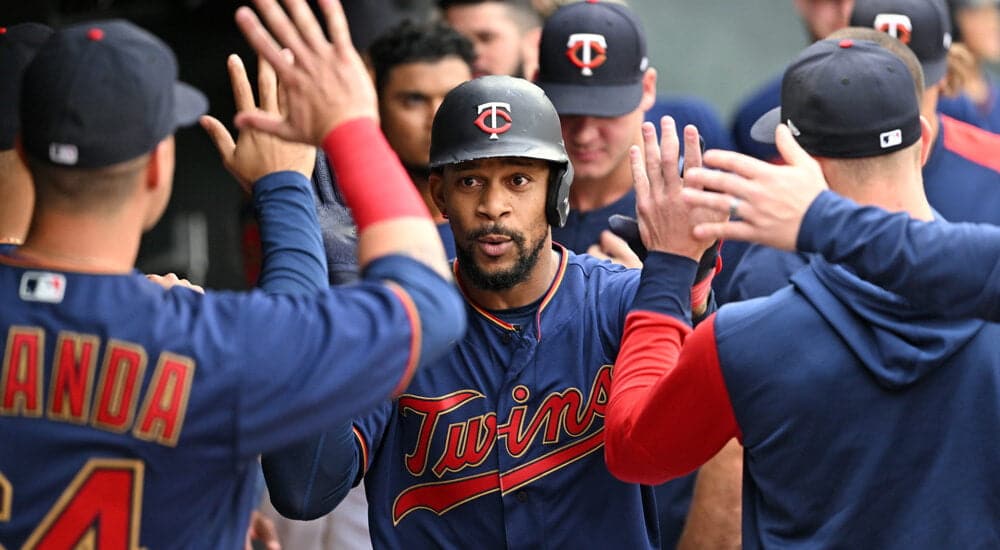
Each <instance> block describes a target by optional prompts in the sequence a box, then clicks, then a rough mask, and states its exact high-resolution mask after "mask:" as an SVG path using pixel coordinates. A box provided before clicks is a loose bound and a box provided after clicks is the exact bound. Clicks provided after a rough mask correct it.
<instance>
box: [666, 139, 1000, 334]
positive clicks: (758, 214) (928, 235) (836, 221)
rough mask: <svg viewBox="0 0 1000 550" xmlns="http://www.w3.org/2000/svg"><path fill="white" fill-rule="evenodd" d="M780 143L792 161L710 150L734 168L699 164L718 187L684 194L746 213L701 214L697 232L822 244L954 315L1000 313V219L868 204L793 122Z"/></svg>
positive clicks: (711, 157) (839, 259)
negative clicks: (848, 192) (840, 180)
mask: <svg viewBox="0 0 1000 550" xmlns="http://www.w3.org/2000/svg"><path fill="white" fill-rule="evenodd" d="M777 145H778V150H779V151H781V152H782V158H783V159H784V161H785V162H786V163H787V165H786V166H775V165H771V164H766V163H763V162H760V161H757V160H756V159H752V158H750V157H747V156H745V155H741V154H738V153H728V152H725V151H709V152H708V153H707V154H706V157H705V161H706V163H707V164H709V165H711V166H712V167H715V168H719V169H720V170H725V171H726V172H727V174H725V175H724V174H723V173H722V172H715V171H712V172H706V171H697V170H695V171H692V172H690V173H689V174H688V180H696V181H697V182H698V183H699V184H700V185H704V186H705V188H706V189H711V191H698V190H694V189H685V190H684V199H685V200H686V201H687V202H689V203H690V204H692V205H694V206H702V207H706V208H710V209H713V210H717V211H719V212H721V213H729V212H733V211H736V212H738V213H739V215H740V217H741V219H740V221H729V222H726V223H704V224H700V225H698V226H696V227H695V229H694V233H695V234H697V235H698V236H699V237H702V238H706V239H741V240H746V241H752V242H756V243H760V244H763V245H766V246H770V247H774V248H779V249H782V250H789V251H791V250H796V249H798V250H799V251H801V252H813V253H818V254H821V255H822V256H823V257H824V258H826V259H827V261H829V262H831V263H838V264H845V265H847V266H849V267H850V268H851V269H852V270H854V271H855V272H856V273H857V274H858V276H859V277H861V278H863V279H865V280H867V281H870V282H872V283H874V284H876V285H878V286H881V287H883V288H885V289H886V290H888V291H890V292H894V293H896V294H899V295H900V296H903V297H905V298H906V299H907V300H909V301H910V302H912V303H913V304H915V305H919V306H921V307H926V308H928V309H930V310H931V311H935V312H938V313H940V314H942V315H947V316H948V317H949V318H959V317H965V316H968V317H976V318H980V319H985V320H988V321H998V320H1000V229H998V228H997V227H995V226H992V225H987V224H969V223H956V224H952V223H948V222H945V221H934V222H924V221H920V220H915V219H913V218H911V217H910V216H909V215H908V214H906V213H890V212H887V211H885V210H883V209H881V208H877V207H872V206H865V207H859V206H858V205H857V204H856V203H855V202H853V201H851V200H850V199H847V198H844V197H841V196H840V195H837V194H836V193H832V192H830V191H828V190H827V183H826V181H825V180H824V179H823V173H822V171H821V170H820V168H819V165H818V164H817V163H816V161H815V160H813V159H812V158H811V157H809V155H808V154H806V153H805V151H803V150H802V149H801V147H799V146H798V144H797V143H795V141H794V140H793V139H792V137H791V134H790V132H789V131H788V129H787V128H785V127H782V128H780V129H779V131H778V135H777Z"/></svg>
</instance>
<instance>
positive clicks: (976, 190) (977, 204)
mask: <svg viewBox="0 0 1000 550" xmlns="http://www.w3.org/2000/svg"><path fill="white" fill-rule="evenodd" d="M939 118H940V121H941V126H940V128H941V129H940V131H939V132H938V136H937V139H935V140H934V147H933V148H932V149H931V154H930V157H929V158H928V159H927V163H926V164H925V165H924V168H923V174H924V190H925V192H926V193H927V200H928V202H930V203H931V206H933V207H934V209H935V210H937V211H938V212H940V213H941V215H942V216H944V218H945V219H947V220H949V221H962V222H984V223H992V224H996V225H1000V135H997V134H992V133H989V132H987V131H985V130H983V129H981V128H976V127H974V126H971V125H969V124H966V123H964V122H960V121H958V120H955V119H953V118H951V117H948V116H941V117H939Z"/></svg>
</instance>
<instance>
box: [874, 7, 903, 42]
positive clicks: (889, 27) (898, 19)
mask: <svg viewBox="0 0 1000 550" xmlns="http://www.w3.org/2000/svg"><path fill="white" fill-rule="evenodd" d="M872 26H873V27H874V28H875V30H877V31H879V32H884V33H886V34H888V35H889V36H891V37H893V38H895V39H897V40H899V41H900V42H902V43H903V44H909V43H910V37H911V35H912V34H913V23H912V22H911V21H910V18H909V17H907V16H905V15H903V14H900V13H880V14H878V15H876V16H875V23H874V24H873V25H872Z"/></svg>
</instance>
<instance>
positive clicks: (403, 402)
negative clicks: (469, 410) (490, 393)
mask: <svg viewBox="0 0 1000 550" xmlns="http://www.w3.org/2000/svg"><path fill="white" fill-rule="evenodd" d="M480 397H483V394H481V393H479V392H477V391H473V390H463V391H458V392H455V393H452V394H448V395H445V396H443V397H437V398H433V397H419V396H414V395H404V396H402V397H400V398H399V410H400V412H401V413H402V414H403V415H404V416H405V415H406V414H407V413H408V412H414V413H416V414H419V415H421V416H423V417H424V418H423V419H422V420H421V421H420V431H419V435H418V436H417V442H416V446H415V447H414V448H413V452H412V453H407V454H406V460H405V462H406V469H407V470H408V471H409V472H410V473H411V474H413V475H415V476H420V475H423V473H424V468H426V467H427V455H428V451H429V450H430V446H431V445H430V444H431V437H433V435H434V428H435V427H437V423H438V420H439V419H440V418H441V415H443V414H447V413H448V412H450V411H453V410H455V409H457V408H459V407H461V406H462V405H464V404H465V403H467V402H468V401H470V400H472V399H477V398H480Z"/></svg>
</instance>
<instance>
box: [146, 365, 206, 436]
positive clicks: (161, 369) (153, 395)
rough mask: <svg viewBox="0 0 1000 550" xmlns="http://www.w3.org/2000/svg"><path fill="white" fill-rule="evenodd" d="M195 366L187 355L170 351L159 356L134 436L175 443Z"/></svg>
mask: <svg viewBox="0 0 1000 550" xmlns="http://www.w3.org/2000/svg"><path fill="white" fill-rule="evenodd" d="M194 366H195V365H194V360H192V359H190V358H188V357H182V356H179V355H173V354H170V353H163V354H162V355H161V356H160V360H159V364H157V365H156V371H155V372H153V379H152V380H151V381H150V383H149V389H148V390H147V391H146V399H145V401H144V402H143V404H142V409H141V410H140V412H139V421H138V423H137V424H136V427H135V430H134V432H133V435H135V436H136V437H138V438H139V439H145V440H147V441H155V442H157V443H161V444H163V445H167V446H170V447H173V446H175V445H177V439H178V438H179V437H180V433H181V429H182V428H183V426H184V415H185V413H186V412H187V405H188V396H189V394H190V393H191V383H192V382H193V381H194Z"/></svg>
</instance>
